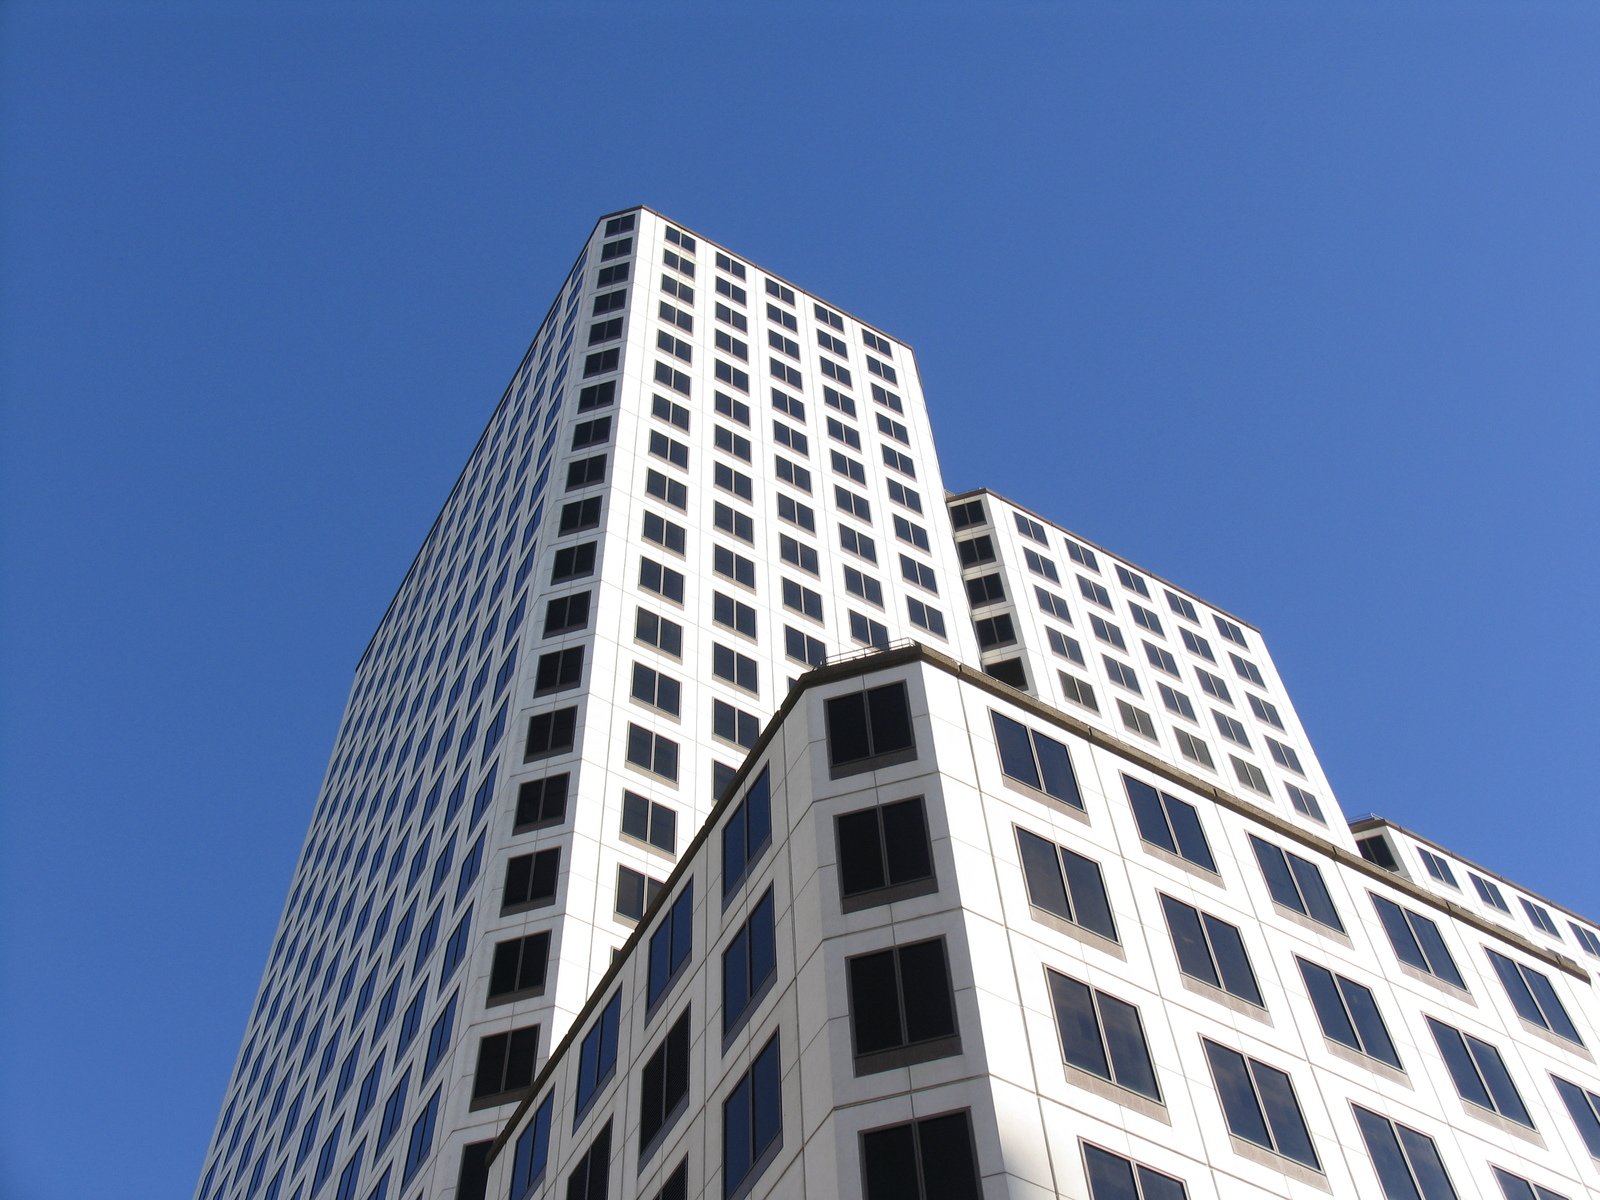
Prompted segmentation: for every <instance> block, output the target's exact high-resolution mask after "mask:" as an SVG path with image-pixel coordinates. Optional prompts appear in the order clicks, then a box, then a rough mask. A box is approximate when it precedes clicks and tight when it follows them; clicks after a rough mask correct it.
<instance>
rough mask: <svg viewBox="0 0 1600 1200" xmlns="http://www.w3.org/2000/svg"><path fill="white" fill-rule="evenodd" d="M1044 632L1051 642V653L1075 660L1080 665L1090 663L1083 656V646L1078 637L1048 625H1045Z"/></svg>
mask: <svg viewBox="0 0 1600 1200" xmlns="http://www.w3.org/2000/svg"><path fill="white" fill-rule="evenodd" d="M1044 632H1045V640H1046V641H1048V642H1049V643H1050V653H1052V654H1054V655H1057V656H1058V657H1060V658H1064V659H1066V660H1067V661H1068V662H1075V663H1077V664H1078V665H1079V666H1080V667H1087V666H1088V665H1089V663H1088V660H1087V659H1085V658H1084V657H1083V647H1082V646H1080V645H1078V640H1077V639H1076V638H1072V637H1068V636H1067V635H1066V634H1064V633H1062V632H1061V631H1060V630H1059V629H1051V628H1050V627H1049V626H1048V625H1046V626H1045V630H1044Z"/></svg>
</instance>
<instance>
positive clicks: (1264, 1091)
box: [1250, 1062, 1321, 1169]
mask: <svg viewBox="0 0 1600 1200" xmlns="http://www.w3.org/2000/svg"><path fill="white" fill-rule="evenodd" d="M1250 1073H1251V1075H1253V1076H1254V1077H1255V1081H1256V1088H1257V1089H1258V1090H1259V1092H1260V1094H1261V1107H1262V1108H1264V1109H1265V1110H1266V1113H1267V1121H1268V1122H1269V1123H1270V1124H1271V1126H1272V1137H1273V1140H1274V1141H1276V1142H1277V1144H1278V1145H1277V1150H1278V1153H1279V1154H1283V1155H1286V1156H1288V1157H1289V1158H1292V1159H1294V1160H1295V1161H1296V1162H1302V1163H1305V1164H1306V1166H1308V1167H1315V1168H1319V1169H1320V1167H1321V1164H1320V1163H1319V1162H1318V1161H1317V1152H1316V1150H1314V1149H1313V1148H1312V1146H1311V1131H1310V1130H1309V1129H1307V1128H1306V1121H1305V1117H1304V1116H1302V1115H1301V1113H1300V1102H1299V1101H1298V1100H1297V1099H1296V1098H1295V1094H1294V1088H1293V1087H1291V1086H1290V1084H1289V1077H1288V1076H1287V1075H1285V1074H1284V1073H1283V1072H1282V1071H1280V1070H1278V1069H1277V1068H1276V1067H1269V1066H1267V1065H1266V1064H1265V1063H1259V1062H1251V1064H1250Z"/></svg>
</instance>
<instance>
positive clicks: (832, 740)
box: [824, 682, 917, 777]
mask: <svg viewBox="0 0 1600 1200" xmlns="http://www.w3.org/2000/svg"><path fill="white" fill-rule="evenodd" d="M824 707H825V712H826V724H827V736H828V765H829V767H830V768H831V771H832V774H833V775H834V776H835V777H838V776H840V775H853V774H856V773H858V772H861V771H872V770H877V769H878V768H880V767H888V766H894V765H896V764H898V763H902V762H909V761H911V760H912V759H913V758H915V757H916V753H917V747H916V738H915V735H914V733H913V730H912V724H911V699H910V695H909V693H908V692H907V691H906V685H905V684H904V683H899V682H896V683H889V684H884V685H882V686H880V687H874V688H868V689H866V690H865V691H859V692H851V693H848V694H846V695H843V696H835V697H833V698H832V699H830V700H828V701H827V702H826V704H825V706H824Z"/></svg>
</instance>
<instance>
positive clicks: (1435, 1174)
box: [1397, 1125, 1456, 1200]
mask: <svg viewBox="0 0 1600 1200" xmlns="http://www.w3.org/2000/svg"><path fill="white" fill-rule="evenodd" d="M1397 1128H1398V1130H1399V1133H1400V1144H1401V1146H1403V1147H1404V1148H1405V1152H1406V1157H1407V1158H1409V1159H1410V1160H1411V1169H1412V1171H1414V1172H1416V1176H1417V1182H1418V1183H1419V1184H1421V1185H1422V1194H1423V1195H1424V1196H1426V1197H1427V1200H1456V1189H1455V1188H1454V1187H1453V1186H1452V1185H1451V1183H1450V1176H1449V1174H1448V1173H1447V1172H1446V1171H1445V1169H1444V1161H1443V1160H1442V1159H1441V1158H1440V1157H1439V1149H1438V1147H1437V1146H1435V1145H1434V1144H1433V1139H1432V1138H1430V1137H1427V1136H1425V1135H1424V1134H1420V1133H1418V1132H1417V1131H1416V1130H1415V1129H1407V1128H1406V1127H1405V1126H1404V1125H1400V1126H1397Z"/></svg>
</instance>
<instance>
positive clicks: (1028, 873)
mask: <svg viewBox="0 0 1600 1200" xmlns="http://www.w3.org/2000/svg"><path fill="white" fill-rule="evenodd" d="M1017 849H1018V851H1019V852H1020V855H1021V858H1022V874H1023V878H1024V879H1025V880H1026V882H1027V885H1028V900H1029V902H1030V903H1031V904H1033V905H1034V907H1036V908H1042V909H1044V910H1045V911H1046V912H1050V913H1054V914H1055V915H1056V916H1058V917H1061V918H1063V919H1064V920H1068V921H1070V920H1072V906H1071V905H1070V904H1068V903H1067V888H1066V884H1064V883H1063V882H1062V880H1061V863H1060V860H1059V859H1058V858H1057V857H1056V848H1055V846H1054V845H1053V844H1052V843H1050V842H1047V841H1045V840H1044V839H1043V838H1041V837H1036V836H1034V835H1033V834H1031V833H1029V832H1027V831H1026V830H1023V829H1019V830H1017Z"/></svg>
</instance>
